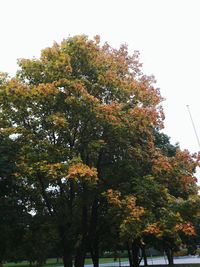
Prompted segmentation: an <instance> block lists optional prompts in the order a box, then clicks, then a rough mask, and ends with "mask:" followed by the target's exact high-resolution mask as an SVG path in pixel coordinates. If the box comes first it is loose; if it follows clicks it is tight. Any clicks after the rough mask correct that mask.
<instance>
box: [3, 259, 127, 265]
mask: <svg viewBox="0 0 200 267" xmlns="http://www.w3.org/2000/svg"><path fill="white" fill-rule="evenodd" d="M121 261H128V259H127V258H123V259H121ZM99 262H100V263H113V262H116V261H114V259H113V258H101V259H100V261H99ZM62 264H63V262H62V260H59V262H58V263H57V261H56V259H48V260H47V262H46V264H45V265H44V267H56V266H62ZM85 264H92V259H86V260H85ZM4 267H29V263H28V262H27V261H23V262H19V263H13V262H10V263H6V264H4Z"/></svg>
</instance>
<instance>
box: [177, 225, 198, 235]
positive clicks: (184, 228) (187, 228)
mask: <svg viewBox="0 0 200 267" xmlns="http://www.w3.org/2000/svg"><path fill="white" fill-rule="evenodd" d="M175 229H176V231H181V232H183V233H184V234H185V235H189V236H190V235H196V231H195V228H194V226H193V225H192V223H191V222H185V223H178V224H177V225H176V226H175Z"/></svg>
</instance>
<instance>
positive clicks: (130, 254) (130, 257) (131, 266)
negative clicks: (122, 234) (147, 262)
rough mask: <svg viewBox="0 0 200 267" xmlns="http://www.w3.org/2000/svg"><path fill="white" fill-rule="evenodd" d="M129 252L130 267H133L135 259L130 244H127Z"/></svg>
mask: <svg viewBox="0 0 200 267" xmlns="http://www.w3.org/2000/svg"><path fill="white" fill-rule="evenodd" d="M127 251H128V259H129V266H130V267H133V258H132V253H131V249H130V246H129V243H127Z"/></svg>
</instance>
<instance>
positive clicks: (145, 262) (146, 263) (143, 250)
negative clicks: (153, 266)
mask: <svg viewBox="0 0 200 267" xmlns="http://www.w3.org/2000/svg"><path fill="white" fill-rule="evenodd" d="M141 249H142V257H143V259H144V266H147V265H148V262H147V254H146V250H145V246H142V248H141Z"/></svg>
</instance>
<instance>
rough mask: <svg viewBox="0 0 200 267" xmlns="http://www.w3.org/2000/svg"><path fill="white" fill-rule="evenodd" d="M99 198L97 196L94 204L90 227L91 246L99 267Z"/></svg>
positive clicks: (96, 266)
mask: <svg viewBox="0 0 200 267" xmlns="http://www.w3.org/2000/svg"><path fill="white" fill-rule="evenodd" d="M98 208H99V204H98V199H97V198H95V200H94V202H93V205H92V213H91V220H90V228H89V244H90V245H89V248H90V254H91V258H92V262H93V266H94V267H99V236H98V232H97V224H98Z"/></svg>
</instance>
